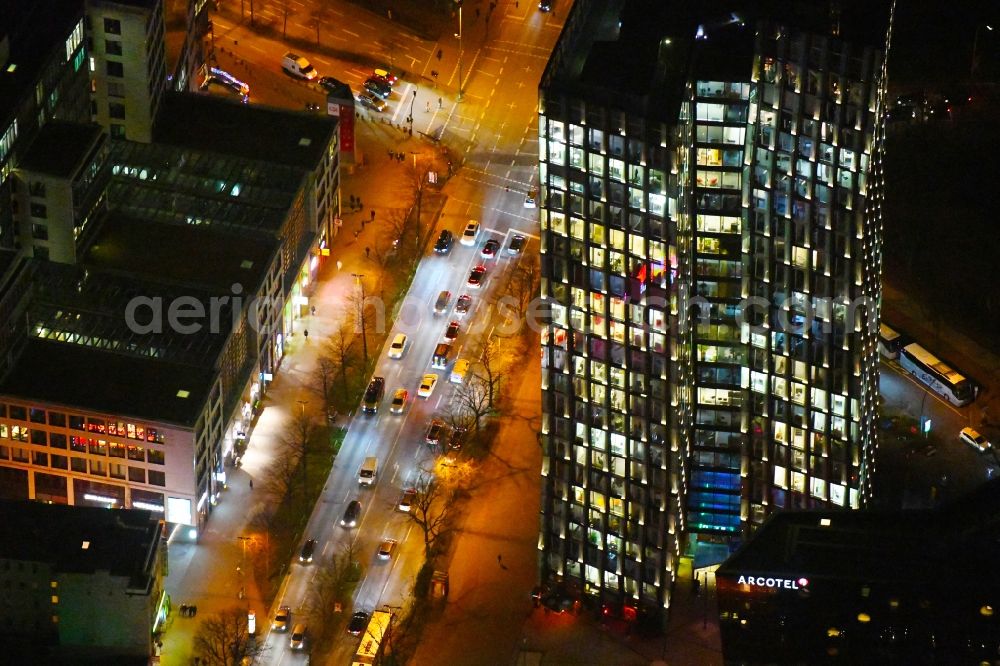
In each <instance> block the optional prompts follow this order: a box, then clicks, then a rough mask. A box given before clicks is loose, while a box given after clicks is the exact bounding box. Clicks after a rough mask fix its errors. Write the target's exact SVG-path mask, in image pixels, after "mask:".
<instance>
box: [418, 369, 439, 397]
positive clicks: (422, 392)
mask: <svg viewBox="0 0 1000 666" xmlns="http://www.w3.org/2000/svg"><path fill="white" fill-rule="evenodd" d="M437 381H438V376H437V375H436V374H435V373H433V372H428V373H427V374H426V375H424V377H423V379H421V380H420V388H419V389H418V390H417V395H419V396H420V397H421V398H429V397H431V394H432V393H434V387H435V386H437Z"/></svg>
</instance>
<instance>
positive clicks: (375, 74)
mask: <svg viewBox="0 0 1000 666" xmlns="http://www.w3.org/2000/svg"><path fill="white" fill-rule="evenodd" d="M368 78H369V79H371V80H372V81H375V82H376V83H380V84H382V85H383V86H389V88H390V89H391V88H392V87H393V86H394V85H395V84H394V83H393V82H392V81H390V80H389V79H387V78H385V77H384V76H382V75H381V74H379V73H378V72H372V75H371V76H369V77H368Z"/></svg>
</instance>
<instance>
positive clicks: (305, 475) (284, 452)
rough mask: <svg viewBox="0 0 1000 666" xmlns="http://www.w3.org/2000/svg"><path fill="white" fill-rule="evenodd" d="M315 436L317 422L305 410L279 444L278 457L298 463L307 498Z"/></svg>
mask: <svg viewBox="0 0 1000 666" xmlns="http://www.w3.org/2000/svg"><path fill="white" fill-rule="evenodd" d="M303 407H304V406H303ZM315 435H316V421H315V419H313V417H312V415H311V414H309V413H307V412H306V411H305V409H304V408H303V409H302V410H300V411H299V413H298V414H296V415H295V417H294V418H293V419H292V422H291V424H290V425H289V426H288V427H287V428H286V429H285V434H284V435H283V436H282V438H281V440H280V441H279V442H278V456H280V457H286V458H289V459H292V460H295V461H296V463H297V468H298V477H299V480H300V482H301V484H302V485H301V489H302V496H303V497H305V496H306V484H307V483H308V481H309V456H310V454H312V452H313V448H314V446H315V444H314V442H313V440H314V438H315Z"/></svg>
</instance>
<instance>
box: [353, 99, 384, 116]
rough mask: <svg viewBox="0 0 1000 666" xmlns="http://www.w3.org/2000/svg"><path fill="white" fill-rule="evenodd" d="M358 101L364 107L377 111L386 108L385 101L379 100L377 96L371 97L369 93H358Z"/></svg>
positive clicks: (380, 111)
mask: <svg viewBox="0 0 1000 666" xmlns="http://www.w3.org/2000/svg"><path fill="white" fill-rule="evenodd" d="M358 102H360V103H361V106H363V107H365V108H366V109H371V110H372V111H378V112H379V113H382V112H383V111H385V108H386V103H385V102H383V101H382V100H380V99H379V98H378V97H373V96H371V95H365V94H361V95H358Z"/></svg>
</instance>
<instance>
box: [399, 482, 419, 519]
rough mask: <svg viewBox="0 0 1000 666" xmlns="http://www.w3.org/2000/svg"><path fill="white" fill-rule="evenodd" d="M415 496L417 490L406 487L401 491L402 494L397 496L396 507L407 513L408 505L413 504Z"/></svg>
mask: <svg viewBox="0 0 1000 666" xmlns="http://www.w3.org/2000/svg"><path fill="white" fill-rule="evenodd" d="M416 497H417V491H416V490H415V489H413V488H407V489H406V490H404V491H403V495H402V496H401V497H400V498H399V505H398V507H397V508H398V509H399V510H400V511H404V512H407V513H409V511H410V507H411V506H413V500H414V499H416Z"/></svg>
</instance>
